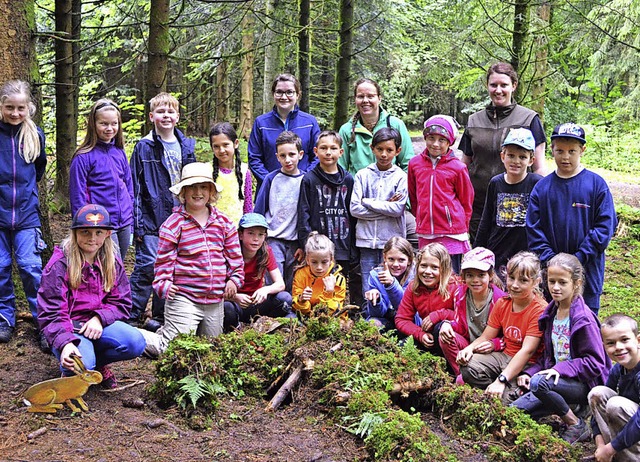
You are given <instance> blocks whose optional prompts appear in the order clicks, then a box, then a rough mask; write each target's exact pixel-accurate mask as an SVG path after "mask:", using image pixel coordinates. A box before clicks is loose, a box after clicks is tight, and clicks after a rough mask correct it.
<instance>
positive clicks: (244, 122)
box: [238, 12, 255, 140]
mask: <svg viewBox="0 0 640 462" xmlns="http://www.w3.org/2000/svg"><path fill="white" fill-rule="evenodd" d="M253 27H254V20H253V16H252V14H251V12H247V14H246V15H245V16H244V18H243V19H242V50H243V53H244V54H243V55H242V83H241V91H242V94H241V96H240V98H241V99H240V124H239V125H240V126H239V127H238V136H239V137H241V138H244V139H245V140H246V139H249V132H250V131H251V127H252V125H253V61H254V57H255V56H254V54H255V53H254V49H253Z"/></svg>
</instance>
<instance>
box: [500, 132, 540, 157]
mask: <svg viewBox="0 0 640 462" xmlns="http://www.w3.org/2000/svg"><path fill="white" fill-rule="evenodd" d="M509 144H515V145H516V146H520V147H521V148H524V149H526V150H527V151H533V150H535V149H536V140H534V139H533V133H531V130H529V129H528V128H512V129H511V130H509V133H507V137H506V138H505V139H504V141H503V142H502V146H507V145H509Z"/></svg>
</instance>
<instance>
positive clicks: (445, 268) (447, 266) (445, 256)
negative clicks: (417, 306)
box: [411, 242, 452, 300]
mask: <svg viewBox="0 0 640 462" xmlns="http://www.w3.org/2000/svg"><path fill="white" fill-rule="evenodd" d="M425 255H426V256H429V257H434V258H436V259H437V260H438V262H439V263H440V282H439V283H438V294H440V296H441V297H442V298H443V300H448V299H449V297H450V296H451V294H450V293H449V290H448V287H449V279H450V278H451V272H452V270H451V255H449V251H448V250H447V248H446V247H445V246H443V245H442V244H440V243H438V242H432V243H431V244H427V245H425V246H424V247H423V248H422V249H420V251H419V252H418V255H416V273H417V272H418V271H419V269H418V267H419V266H420V262H421V261H422V258H423V257H424V256H425ZM422 285H423V284H422V282H421V281H420V277H419V276H418V274H416V276H415V277H414V278H413V282H412V283H411V290H412V291H413V293H417V292H418V289H419V288H420V287H422Z"/></svg>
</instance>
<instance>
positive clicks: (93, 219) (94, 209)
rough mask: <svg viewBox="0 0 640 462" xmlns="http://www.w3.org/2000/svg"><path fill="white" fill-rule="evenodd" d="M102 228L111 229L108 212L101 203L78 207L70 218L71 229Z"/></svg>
mask: <svg viewBox="0 0 640 462" xmlns="http://www.w3.org/2000/svg"><path fill="white" fill-rule="evenodd" d="M78 228H102V229H113V226H112V225H111V219H110V218H109V212H107V209H105V208H104V207H103V206H101V205H97V204H87V205H84V206H82V207H80V208H79V209H78V211H77V212H76V214H75V215H74V216H73V220H71V229H78Z"/></svg>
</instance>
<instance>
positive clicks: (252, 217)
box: [238, 213, 269, 229]
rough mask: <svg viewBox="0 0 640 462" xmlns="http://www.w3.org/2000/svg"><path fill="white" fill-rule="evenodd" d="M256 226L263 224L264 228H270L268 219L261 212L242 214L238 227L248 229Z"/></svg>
mask: <svg viewBox="0 0 640 462" xmlns="http://www.w3.org/2000/svg"><path fill="white" fill-rule="evenodd" d="M254 226H262V227H263V228H267V229H269V224H268V223H267V219H266V218H265V217H263V216H262V215H260V214H259V213H245V214H244V215H242V218H240V223H239V224H238V228H242V229H247V228H253V227H254Z"/></svg>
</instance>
